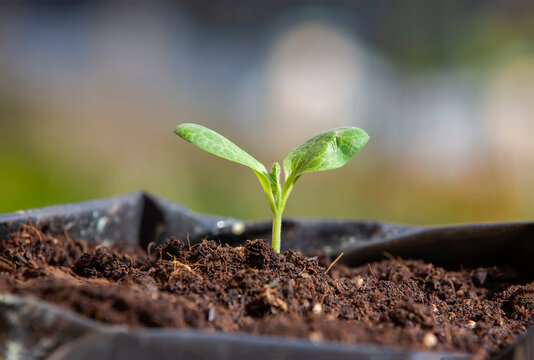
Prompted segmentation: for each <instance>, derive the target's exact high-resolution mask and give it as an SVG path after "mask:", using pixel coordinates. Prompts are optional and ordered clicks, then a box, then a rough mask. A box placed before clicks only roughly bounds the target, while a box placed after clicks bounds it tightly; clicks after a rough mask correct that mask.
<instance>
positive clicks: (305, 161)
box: [284, 126, 369, 181]
mask: <svg viewBox="0 0 534 360" xmlns="http://www.w3.org/2000/svg"><path fill="white" fill-rule="evenodd" d="M367 141H369V135H367V133H366V132H365V131H363V130H362V129H360V128H357V127H352V126H347V127H340V128H336V129H332V130H329V131H326V132H324V133H322V134H319V135H317V136H315V137H313V138H311V139H310V140H308V141H306V142H305V143H304V144H302V145H300V146H299V147H297V148H296V149H294V150H293V151H291V152H290V153H289V155H287V156H286V158H285V159H284V173H285V179H286V180H287V179H288V178H291V179H292V180H293V181H295V180H296V179H297V178H298V177H299V176H300V175H302V174H307V173H311V172H316V171H324V170H331V169H336V168H339V167H341V166H343V165H345V164H346V163H347V162H348V161H349V160H350V159H352V157H354V155H356V153H358V151H360V149H361V148H362V147H363V146H364V145H365V144H367Z"/></svg>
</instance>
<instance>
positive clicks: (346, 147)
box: [174, 124, 369, 252]
mask: <svg viewBox="0 0 534 360" xmlns="http://www.w3.org/2000/svg"><path fill="white" fill-rule="evenodd" d="M174 132H175V133H176V135H178V136H180V137H181V138H182V139H184V140H186V141H188V142H190V143H191V144H193V145H196V146H198V147H199V148H201V149H202V150H205V151H207V152H209V153H211V154H213V155H217V156H219V157H222V158H223V159H226V160H230V161H234V162H236V163H239V164H242V165H245V166H248V167H249V168H251V169H252V171H254V173H255V174H256V176H257V177H258V179H259V180H260V183H261V186H262V187H263V191H265V195H267V200H268V201H269V205H270V206H271V210H272V212H273V234H272V246H273V249H274V250H275V251H276V252H280V236H281V230H282V213H283V212H284V208H285V206H286V202H287V198H288V197H289V194H290V193H291V190H292V189H293V186H294V185H295V183H296V182H297V180H298V179H299V178H300V177H301V176H302V175H303V174H307V173H312V172H316V171H324V170H331V169H337V168H339V167H342V166H343V165H345V164H346V163H347V162H348V161H349V160H350V159H352V157H353V156H354V155H356V153H357V152H358V151H360V149H361V148H362V147H363V146H364V145H365V144H366V143H367V141H368V140H369V135H367V133H366V132H365V131H363V130H362V129H360V128H357V127H350V126H347V127H340V128H337V129H332V130H329V131H326V132H324V133H322V134H319V135H317V136H315V137H313V138H311V139H310V140H308V141H306V142H305V143H304V144H302V145H300V146H299V147H297V148H296V149H294V150H293V151H291V152H290V153H289V155H287V156H286V158H285V159H284V163H283V167H284V178H285V179H284V183H283V184H282V183H281V182H280V164H278V163H277V162H275V163H274V164H273V166H272V167H271V171H270V172H268V171H267V169H266V168H265V166H263V164H262V163H260V162H259V161H258V160H256V159H254V158H253V157H252V156H251V155H249V154H248V153H247V152H245V151H244V150H243V149H241V148H240V147H239V146H237V145H236V144H234V143H233V142H231V141H230V140H228V139H227V138H225V137H224V136H222V135H220V134H218V133H216V132H215V131H213V130H210V129H208V128H206V127H204V126H201V125H197V124H181V125H178V126H177V127H175V128H174Z"/></svg>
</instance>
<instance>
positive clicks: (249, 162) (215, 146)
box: [174, 123, 269, 185]
mask: <svg viewBox="0 0 534 360" xmlns="http://www.w3.org/2000/svg"><path fill="white" fill-rule="evenodd" d="M174 133H175V134H176V135H178V136H179V137H181V138H182V139H184V140H186V141H188V142H190V143H191V144H193V145H196V146H198V147H199V148H201V149H202V150H204V151H207V152H209V153H211V154H213V155H217V156H219V157H222V158H223V159H226V160H230V161H234V162H236V163H239V164H241V165H245V166H248V167H249V168H251V169H252V170H254V171H255V172H256V173H257V174H258V173H259V174H261V175H263V176H265V177H266V179H265V180H267V183H268V182H269V180H268V179H269V174H268V172H267V169H265V166H263V164H262V163H260V162H259V161H258V160H256V159H254V158H253V157H252V156H251V155H249V154H248V153H247V152H246V151H244V150H243V149H241V148H240V147H239V146H237V145H236V144H234V143H233V142H231V141H230V140H228V139H227V138H225V137H224V136H222V135H220V134H218V133H216V132H215V131H213V130H210V129H208V128H206V127H204V126H201V125H197V124H188V123H185V124H180V125H178V126H177V127H175V128H174ZM258 177H259V175H258ZM262 185H264V184H263V183H262Z"/></svg>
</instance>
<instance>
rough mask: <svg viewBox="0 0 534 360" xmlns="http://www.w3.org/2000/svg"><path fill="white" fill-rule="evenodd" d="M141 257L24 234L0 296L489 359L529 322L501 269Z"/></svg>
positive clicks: (249, 245)
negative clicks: (447, 352) (31, 296)
mask: <svg viewBox="0 0 534 360" xmlns="http://www.w3.org/2000/svg"><path fill="white" fill-rule="evenodd" d="M150 250H151V251H150V254H149V253H147V252H146V251H145V250H144V249H141V248H139V247H134V246H131V245H124V244H123V245H112V246H111V247H105V246H102V245H97V244H88V243H86V242H84V241H83V240H74V239H71V238H70V237H69V236H68V234H66V235H65V236H60V237H53V236H51V235H49V234H46V233H43V232H41V231H40V230H38V229H37V228H35V227H32V226H28V225H23V226H22V227H21V228H20V229H19V230H18V231H17V232H15V233H12V234H11V235H10V239H9V240H6V241H4V242H0V293H14V294H28V295H33V296H35V297H38V298H41V299H44V300H46V301H49V302H52V303H55V304H57V305H59V306H62V307H65V308H68V309H71V310H73V311H75V312H78V313H80V314H83V315H85V316H88V317H90V318H93V319H95V320H98V321H101V322H104V323H108V324H128V325H129V326H131V327H176V328H200V329H206V330H213V331H226V332H237V331H240V332H250V333H253V334H270V335H276V336H287V337H298V338H307V339H310V340H311V341H314V342H319V341H325V340H333V341H340V342H343V343H351V344H352V343H375V344H386V345H391V346H400V347H412V348H417V349H424V350H443V351H457V352H468V353H472V354H476V355H477V357H480V358H484V357H489V356H490V355H491V354H493V353H495V352H497V351H499V350H500V349H502V348H503V347H504V346H506V345H507V344H509V343H510V342H511V341H513V339H514V338H515V337H516V336H517V335H518V334H520V333H522V332H524V331H525V330H526V326H528V325H529V324H531V323H532V322H533V321H534V281H532V279H522V278H521V277H520V276H519V275H518V274H517V273H514V272H513V271H512V270H510V269H507V268H502V267H491V268H477V269H463V270H461V271H448V270H445V269H443V268H440V267H436V266H433V265H432V264H429V263H425V262H423V261H420V260H403V259H399V258H393V257H391V256H389V258H387V259H385V260H383V261H380V262H375V263H370V264H365V265H364V266H361V267H357V268H348V267H346V266H344V265H340V264H335V265H334V266H332V267H331V268H330V269H329V270H328V272H327V268H328V266H329V265H330V261H331V260H330V259H329V258H326V257H324V256H323V257H321V256H318V257H306V256H303V255H302V254H300V253H298V252H294V251H291V250H290V251H288V252H286V253H283V254H277V253H275V252H274V251H273V250H272V249H271V247H270V245H269V244H267V243H265V242H264V241H262V240H253V241H247V242H246V244H245V245H243V246H240V247H229V246H226V245H221V244H219V243H216V242H213V241H204V242H202V243H200V244H197V245H193V246H189V245H188V244H187V243H184V242H182V241H179V240H176V239H171V240H169V241H167V242H166V243H165V244H163V245H160V246H157V247H156V246H154V247H152V248H151V249H150Z"/></svg>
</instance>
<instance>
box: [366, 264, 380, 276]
mask: <svg viewBox="0 0 534 360" xmlns="http://www.w3.org/2000/svg"><path fill="white" fill-rule="evenodd" d="M367 267H368V268H369V271H370V272H371V275H373V277H374V278H375V279H376V280H378V277H377V276H376V275H375V272H374V271H373V268H372V267H371V264H369V263H367Z"/></svg>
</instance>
